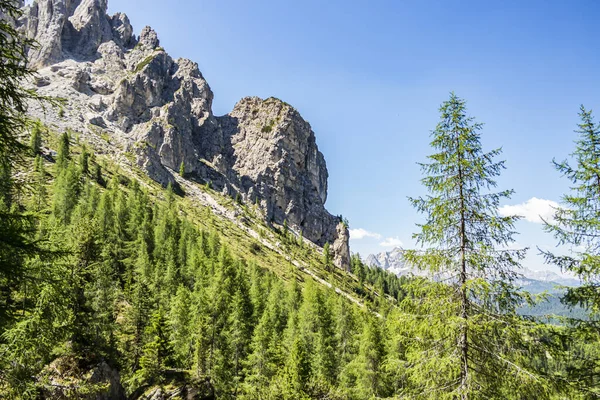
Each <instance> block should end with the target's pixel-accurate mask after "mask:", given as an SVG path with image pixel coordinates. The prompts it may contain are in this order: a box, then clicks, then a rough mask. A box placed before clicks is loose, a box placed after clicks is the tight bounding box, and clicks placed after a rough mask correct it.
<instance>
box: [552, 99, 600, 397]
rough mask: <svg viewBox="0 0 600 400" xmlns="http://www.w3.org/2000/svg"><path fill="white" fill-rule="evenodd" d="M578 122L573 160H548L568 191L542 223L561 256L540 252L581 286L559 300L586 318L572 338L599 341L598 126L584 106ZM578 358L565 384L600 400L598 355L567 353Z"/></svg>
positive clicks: (599, 152)
mask: <svg viewBox="0 0 600 400" xmlns="http://www.w3.org/2000/svg"><path fill="white" fill-rule="evenodd" d="M579 117H580V122H579V124H578V125H577V126H578V129H577V130H576V131H575V132H576V133H577V134H578V135H579V137H578V139H577V140H576V141H575V151H574V152H573V153H572V154H571V157H572V159H573V161H572V162H569V160H564V161H562V162H557V161H553V164H554V167H555V168H556V170H557V171H558V172H560V173H561V174H562V175H563V176H564V177H566V178H567V179H568V180H569V182H570V183H571V190H570V192H569V193H567V194H565V195H564V196H563V197H562V204H561V205H560V206H559V207H558V208H557V209H556V211H555V214H554V218H553V220H549V221H545V230H546V231H547V232H549V233H552V234H553V235H554V237H555V239H556V240H557V244H558V245H560V246H561V248H562V249H564V250H565V253H563V254H557V253H556V252H551V251H543V252H542V253H543V255H544V257H545V259H546V262H548V263H550V264H554V265H556V266H558V267H560V269H561V270H562V271H565V272H571V273H574V274H575V275H576V276H578V277H579V278H580V279H581V283H582V284H581V286H579V287H571V288H568V289H567V292H566V294H565V296H564V297H563V299H562V301H563V302H564V303H566V304H567V305H569V306H571V307H576V306H580V307H583V308H584V309H586V310H587V311H588V313H589V314H588V317H589V318H587V319H586V320H579V321H576V324H575V325H576V326H578V327H579V329H578V332H576V333H575V332H573V334H572V335H571V336H572V337H574V336H578V337H581V338H585V339H583V340H585V341H586V342H588V343H598V342H599V337H600V329H598V325H597V324H598V322H597V321H598V317H600V124H598V123H596V122H595V121H594V117H593V115H592V111H591V110H587V109H586V108H585V107H584V106H583V105H582V106H581V108H580V112H579ZM571 357H573V359H579V361H580V363H578V365H580V368H571V369H570V371H569V372H570V376H569V377H568V379H569V381H570V382H572V383H576V385H577V387H578V388H580V389H582V390H583V391H584V392H588V393H590V395H591V393H593V394H594V396H600V389H599V388H600V355H598V353H597V352H585V351H578V352H577V354H574V355H571Z"/></svg>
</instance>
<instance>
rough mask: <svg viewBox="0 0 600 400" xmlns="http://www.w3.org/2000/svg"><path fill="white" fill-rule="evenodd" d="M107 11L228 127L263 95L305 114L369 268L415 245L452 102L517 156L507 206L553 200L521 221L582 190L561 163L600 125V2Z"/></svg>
mask: <svg viewBox="0 0 600 400" xmlns="http://www.w3.org/2000/svg"><path fill="white" fill-rule="evenodd" d="M109 11H110V12H117V11H121V12H125V13H127V14H128V16H129V17H130V19H131V21H132V24H133V25H134V29H135V32H136V33H138V34H139V32H140V31H141V29H142V28H143V26H144V25H150V26H152V27H153V28H154V29H155V30H156V31H157V32H158V34H159V38H160V40H161V44H162V46H163V47H165V49H166V50H167V51H168V52H169V53H170V54H171V55H172V56H173V57H185V58H190V59H192V60H193V61H195V62H197V63H198V64H199V65H200V70H201V71H202V73H203V74H204V76H205V78H206V79H207V80H208V82H209V84H210V85H211V87H212V89H213V91H214V92H215V100H214V107H213V109H214V112H215V114H217V115H221V114H225V113H227V112H229V111H230V110H231V109H232V108H233V106H234V104H235V103H236V102H237V101H238V100H239V99H240V98H242V97H244V96H249V95H256V96H260V97H263V98H266V97H269V96H276V97H279V98H281V99H282V100H285V101H287V102H288V103H290V104H292V105H294V106H295V107H296V108H297V109H298V110H299V111H300V113H301V114H302V116H303V117H304V118H305V119H306V120H307V121H309V122H310V123H311V125H312V127H313V130H314V131H315V133H316V136H317V143H318V145H319V148H320V150H321V151H322V152H323V153H324V155H325V158H326V160H327V166H328V170H329V197H328V201H327V208H328V209H329V210H330V211H331V212H332V213H334V214H342V215H344V216H345V217H347V218H348V219H349V220H350V225H351V228H352V229H355V231H354V239H352V240H351V248H352V250H353V251H355V252H360V253H361V255H363V256H366V255H367V254H368V253H370V252H379V251H382V250H391V248H392V247H391V246H388V247H386V246H384V245H385V244H389V245H393V244H395V243H399V242H401V243H402V244H403V245H404V246H405V247H411V246H412V245H413V244H412V239H411V234H412V233H413V232H415V230H416V228H415V223H417V222H419V221H420V220H421V217H420V216H419V215H417V214H416V213H415V211H414V210H413V209H412V208H411V206H410V205H409V203H408V201H407V196H418V195H421V194H423V193H424V191H423V188H422V186H421V184H420V182H419V180H420V178H421V175H420V171H419V168H418V166H417V165H416V163H417V162H420V161H424V160H425V157H426V156H427V155H428V154H430V153H431V150H430V148H429V139H430V138H429V132H430V131H431V130H432V129H433V128H434V127H435V125H436V123H437V120H438V107H439V105H440V103H441V102H443V101H444V100H446V99H447V98H448V94H449V92H450V91H454V92H456V94H457V95H459V96H460V97H462V98H464V99H466V100H467V101H468V108H469V111H470V113H471V115H472V116H474V117H476V119H477V120H478V121H479V122H483V123H485V127H484V130H483V133H482V142H483V145H484V148H486V149H492V148H494V147H499V146H502V147H503V149H504V155H503V156H504V158H505V159H506V160H507V167H508V169H507V170H506V171H505V173H504V174H503V176H502V177H501V178H500V179H499V187H500V188H513V189H515V190H516V194H515V196H514V197H513V199H512V200H511V201H509V202H507V204H506V205H510V206H518V205H522V204H524V203H526V202H527V201H529V200H530V199H532V198H536V199H539V200H540V201H535V200H534V201H530V202H529V207H528V208H527V209H523V207H515V208H512V209H511V210H513V211H519V212H520V213H522V214H527V215H529V216H530V218H529V219H531V220H532V221H533V220H535V219H536V215H537V214H539V213H544V212H545V211H547V210H548V204H549V201H558V200H559V199H560V196H561V194H562V193H564V192H565V190H566V189H567V188H568V183H567V182H566V181H565V180H564V179H561V178H560V176H559V174H558V173H557V172H556V171H554V170H553V168H552V166H551V160H552V158H553V157H556V158H558V159H563V158H565V157H566V156H567V155H568V154H569V153H570V152H571V151H572V149H573V144H572V143H573V140H574V139H575V134H574V133H573V130H574V129H575V125H576V123H577V120H578V118H577V112H578V108H579V105H580V104H582V103H583V104H585V105H586V106H587V107H589V108H592V109H598V111H599V112H600V77H599V76H600V56H599V55H598V51H597V48H598V45H597V43H598V39H599V38H600V25H598V17H600V2H597V1H548V0H546V1H534V0H528V1H526V2H524V1H502V2H482V1H460V2H457V1H425V0H421V1H370V2H367V1H338V0H334V1H328V2H323V1H313V0H308V1H299V2H291V1H260V0H257V1H252V2H249V1H242V0H235V1H227V0H221V1H217V0H214V1H202V0H193V1H192V0H180V1H177V0H172V1H169V2H166V1H164V0H163V1H157V0H143V1H142V0H110V1H109ZM517 228H518V230H519V231H520V232H521V235H519V237H518V238H517V240H518V244H519V245H523V246H530V247H532V248H533V249H532V250H531V251H530V256H529V257H528V259H527V266H529V267H530V268H532V269H540V268H545V267H543V266H542V264H541V261H540V259H539V257H537V256H535V253H537V250H535V246H536V245H539V246H542V247H552V246H553V243H554V242H553V240H552V238H551V237H549V236H548V235H546V234H544V233H543V232H542V230H541V225H540V224H539V223H536V222H531V221H522V222H519V224H518V226H517ZM356 229H363V230H365V231H368V232H371V233H373V235H372V236H371V237H367V236H365V237H363V238H361V239H357V237H358V236H360V234H358V235H357V233H360V231H357V230H356ZM388 239H394V240H388ZM382 244H384V245H382Z"/></svg>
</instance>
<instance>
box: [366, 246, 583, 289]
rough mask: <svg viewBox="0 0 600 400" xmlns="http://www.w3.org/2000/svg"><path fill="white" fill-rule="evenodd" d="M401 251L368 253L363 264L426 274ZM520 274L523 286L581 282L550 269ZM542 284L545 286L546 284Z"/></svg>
mask: <svg viewBox="0 0 600 400" xmlns="http://www.w3.org/2000/svg"><path fill="white" fill-rule="evenodd" d="M403 251H404V249H403V248H402V247H395V248H394V249H392V250H390V251H383V252H381V253H377V254H369V255H368V256H367V258H366V259H365V264H367V265H368V266H371V267H377V268H381V269H383V270H386V271H390V272H392V273H394V274H396V275H398V276H405V275H411V274H412V275H416V276H426V275H427V272H424V271H418V270H415V269H414V268H411V267H409V266H407V265H406V264H405V263H404V261H403V260H402V252H403ZM521 274H522V275H523V279H521V280H520V281H521V282H522V284H523V286H529V285H530V284H531V283H532V282H533V283H535V282H542V283H549V284H556V285H563V286H579V285H580V284H581V282H580V281H579V280H577V279H575V278H572V277H570V276H567V275H564V276H561V275H559V274H557V273H555V272H552V271H534V270H531V269H528V268H523V270H522V271H521ZM530 281H532V282H530ZM542 286H544V287H546V286H547V285H542Z"/></svg>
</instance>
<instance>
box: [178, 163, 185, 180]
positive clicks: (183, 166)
mask: <svg viewBox="0 0 600 400" xmlns="http://www.w3.org/2000/svg"><path fill="white" fill-rule="evenodd" d="M179 176H181V177H182V178H185V164H184V162H183V161H182V162H181V165H180V166H179Z"/></svg>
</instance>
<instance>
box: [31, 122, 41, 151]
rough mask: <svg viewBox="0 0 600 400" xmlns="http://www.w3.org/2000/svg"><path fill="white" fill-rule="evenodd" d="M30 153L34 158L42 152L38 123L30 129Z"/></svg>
mask: <svg viewBox="0 0 600 400" xmlns="http://www.w3.org/2000/svg"><path fill="white" fill-rule="evenodd" d="M29 147H30V148H31V153H32V154H33V155H34V156H36V155H38V154H40V151H41V150H42V128H41V126H40V124H39V123H34V124H33V127H32V128H31V138H30V139H29Z"/></svg>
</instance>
